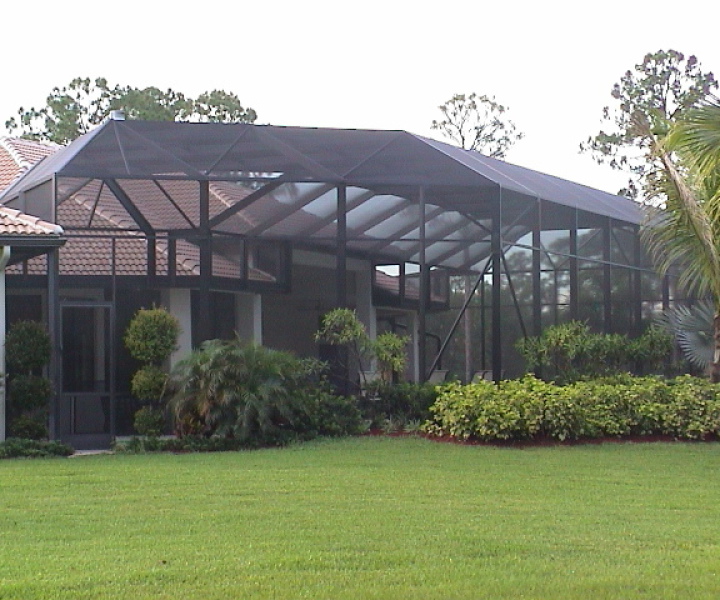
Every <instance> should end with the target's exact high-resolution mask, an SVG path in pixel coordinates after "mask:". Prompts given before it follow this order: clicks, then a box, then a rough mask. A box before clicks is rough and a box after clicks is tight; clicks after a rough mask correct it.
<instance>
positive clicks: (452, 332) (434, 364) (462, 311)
mask: <svg viewBox="0 0 720 600" xmlns="http://www.w3.org/2000/svg"><path fill="white" fill-rule="evenodd" d="M489 266H490V264H489V263H488V265H486V267H485V269H484V270H483V271H482V273H480V275H479V276H478V278H477V279H476V280H475V284H474V285H473V287H472V290H471V291H470V293H469V294H466V295H465V299H464V301H463V305H462V306H461V307H460V311H459V312H458V314H457V316H456V317H455V320H454V321H453V324H452V325H451V326H450V330H449V331H448V333H447V335H446V336H445V339H444V340H443V343H442V344H441V346H440V349H439V350H438V353H437V355H436V356H435V358H434V359H433V362H432V364H431V365H430V369H429V371H428V377H430V376H431V375H432V374H433V372H434V371H435V369H437V368H438V365H439V364H440V361H441V360H442V356H443V354H444V353H445V350H446V349H447V347H448V345H449V344H450V341H451V340H452V337H453V336H454V335H455V332H456V331H457V328H458V326H459V325H460V321H462V318H463V316H464V315H465V312H466V311H467V309H468V306H470V302H471V301H472V299H473V296H474V295H475V292H476V291H477V289H478V287H479V286H480V283H481V282H482V280H483V279H484V278H485V275H486V274H487V268H488V267H489ZM483 333H484V330H483Z"/></svg>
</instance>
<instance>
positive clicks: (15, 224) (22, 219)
mask: <svg viewBox="0 0 720 600" xmlns="http://www.w3.org/2000/svg"><path fill="white" fill-rule="evenodd" d="M62 233H63V228H62V227H60V226H59V225H54V224H52V223H48V222H47V221H43V220H42V219H38V218H37V217H32V216H30V215H26V214H25V213H22V212H20V211H19V210H15V209H13V208H8V207H7V206H0V237H3V236H15V235H17V236H59V235H62Z"/></svg>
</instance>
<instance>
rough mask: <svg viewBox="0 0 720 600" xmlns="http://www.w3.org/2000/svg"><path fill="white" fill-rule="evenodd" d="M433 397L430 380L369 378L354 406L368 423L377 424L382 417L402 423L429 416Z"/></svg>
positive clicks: (381, 421) (435, 387)
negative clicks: (380, 379) (387, 381)
mask: <svg viewBox="0 0 720 600" xmlns="http://www.w3.org/2000/svg"><path fill="white" fill-rule="evenodd" d="M437 397H438V391H437V386H435V385H433V384H431V383H411V382H403V383H396V384H391V383H386V382H384V381H373V382H371V383H369V384H367V388H366V393H365V394H363V395H362V396H360V397H359V398H358V408H359V409H360V413H361V415H362V418H363V419H365V420H366V421H368V422H369V423H370V427H380V426H381V425H382V423H383V421H385V420H386V419H392V420H394V421H395V422H397V423H399V424H400V426H401V427H404V426H405V424H406V423H408V422H409V421H425V420H427V419H429V418H430V407H431V406H432V405H433V403H434V402H435V400H437Z"/></svg>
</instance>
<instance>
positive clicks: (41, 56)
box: [0, 0, 720, 192]
mask: <svg viewBox="0 0 720 600" xmlns="http://www.w3.org/2000/svg"><path fill="white" fill-rule="evenodd" d="M29 6H30V5H28V4H27V3H21V2H11V3H4V5H3V8H2V10H1V11H0V17H1V18H0V27H1V28H2V29H1V31H2V40H3V43H4V47H5V52H4V55H5V59H4V60H3V61H2V64H1V65H0V68H1V70H2V71H1V72H2V82H3V84H2V86H1V87H0V134H4V133H5V132H4V128H3V124H4V123H5V121H6V120H7V118H9V117H10V116H12V115H14V114H15V113H16V112H17V110H18V108H19V107H21V106H25V107H28V106H33V105H34V106H38V107H39V106H41V105H44V103H45V98H46V96H47V94H48V93H49V92H50V90H51V89H52V88H53V87H54V86H63V85H65V84H67V83H69V82H70V80H71V79H73V78H74V77H78V76H82V77H92V78H95V77H98V76H102V77H106V78H107V79H108V80H109V82H110V83H111V84H122V85H133V86H137V87H146V86H151V85H152V86H156V87H159V88H161V89H166V88H173V89H175V90H176V91H181V92H184V93H185V94H188V95H190V96H195V95H197V94H199V93H201V92H203V91H206V90H212V89H224V90H226V91H231V92H235V93H236V94H237V95H238V96H239V97H240V99H241V100H242V102H243V103H244V104H245V105H246V106H251V107H253V108H254V109H256V110H257V112H258V115H259V119H258V122H259V123H272V124H274V125H302V126H317V127H351V128H377V129H405V130H408V131H411V132H413V133H417V134H420V135H426V136H430V137H439V136H440V134H439V132H433V131H431V129H430V123H431V122H432V120H433V119H435V118H438V117H439V116H440V112H439V111H438V109H437V106H438V105H440V104H442V103H443V102H444V101H445V100H447V99H449V98H450V97H451V96H452V95H453V94H456V93H470V92H477V93H478V94H487V95H494V96H495V97H496V99H497V101H498V102H500V103H502V104H504V105H505V106H507V107H508V108H509V112H508V116H509V118H511V119H512V120H513V121H514V122H515V124H516V125H517V126H518V129H519V130H520V131H523V132H524V133H525V139H523V140H521V141H520V142H519V143H518V144H517V145H516V146H515V147H514V148H513V149H512V150H511V151H510V152H509V154H508V160H509V161H510V162H513V163H516V164H519V165H522V166H525V167H529V168H533V169H537V170H539V171H543V172H546V173H551V174H553V175H557V176H560V177H564V178H566V179H571V180H574V181H578V182H580V183H584V184H586V185H590V186H593V187H597V188H599V189H604V190H606V191H610V192H616V191H617V190H618V189H619V188H620V187H621V186H622V185H623V183H624V182H625V180H626V177H625V176H623V175H620V174H617V173H615V172H613V171H611V170H610V169H609V168H608V167H600V166H596V165H595V164H594V162H593V160H592V158H591V157H590V156H589V155H580V154H578V145H579V143H580V142H581V141H582V140H584V139H586V138H587V137H588V136H589V135H591V134H594V133H596V132H597V131H598V130H599V127H600V117H601V111H602V107H603V106H605V105H606V104H608V103H609V102H610V101H611V98H610V95H609V92H610V89H611V88H612V85H613V83H615V82H616V81H618V80H619V78H620V76H621V75H622V73H623V72H625V71H626V70H627V69H630V68H632V67H633V65H635V64H637V63H639V62H640V61H641V60H642V58H643V56H644V55H645V54H646V53H647V52H654V51H657V50H659V49H669V48H673V49H676V50H679V51H681V52H684V53H685V54H686V55H689V54H695V55H696V56H697V57H698V59H700V61H701V64H702V67H703V68H704V70H711V71H713V72H714V73H715V74H716V75H717V76H720V44H718V41H717V40H718V37H717V23H718V22H719V20H720V8H718V7H716V8H714V9H713V8H712V6H714V3H712V2H707V1H705V2H698V1H696V0H686V1H685V2H677V1H675V2H669V1H667V0H656V1H654V2H650V1H645V0H641V1H638V0H624V1H622V2H620V1H618V0H606V1H603V2H593V3H590V2H578V1H577V0H575V1H557V0H546V1H545V2H538V1H517V0H504V1H503V0H497V1H495V2H488V1H486V0H469V1H468V0H457V1H455V2H432V3H430V2H423V0H413V1H405V0H384V1H377V0H366V1H364V2H359V3H354V4H350V3H347V2H341V1H337V0H335V1H325V0H305V1H303V2H299V1H297V0H295V1H289V0H288V1H286V0H255V1H253V2H248V1H246V0H216V1H214V2H206V3H195V2H193V3H186V4H181V3H179V2H175V3H172V4H168V3H166V2H162V3H161V2H154V1H153V0H149V1H145V2H139V1H137V0H126V1H125V2H122V3H109V2H108V3H102V2H97V0H91V1H78V0H66V1H65V2H57V1H56V0H39V1H37V2H35V3H33V5H32V9H30V8H29ZM30 11H32V14H30ZM713 11H714V12H715V14H714V15H713Z"/></svg>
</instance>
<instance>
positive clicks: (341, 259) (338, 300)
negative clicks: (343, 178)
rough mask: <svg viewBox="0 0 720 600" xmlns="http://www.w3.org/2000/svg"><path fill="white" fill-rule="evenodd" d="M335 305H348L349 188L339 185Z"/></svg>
mask: <svg viewBox="0 0 720 600" xmlns="http://www.w3.org/2000/svg"><path fill="white" fill-rule="evenodd" d="M335 276H336V282H335V283H336V288H335V292H336V294H335V305H336V306H337V307H338V308H344V307H346V306H347V188H346V187H345V186H344V185H339V186H338V187H337V254H336V255H335Z"/></svg>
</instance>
